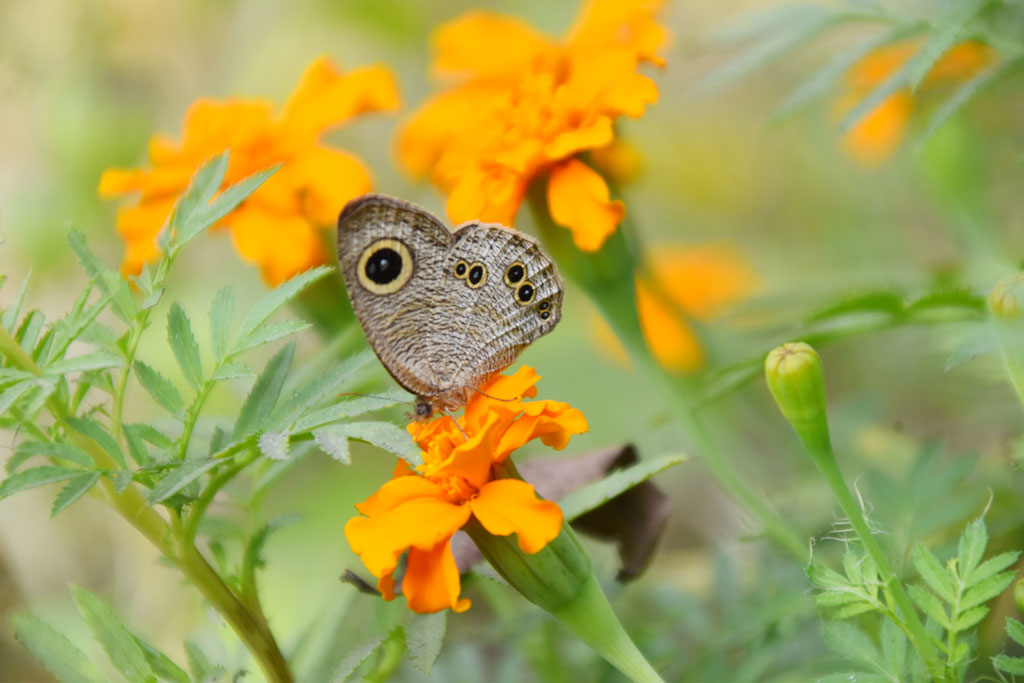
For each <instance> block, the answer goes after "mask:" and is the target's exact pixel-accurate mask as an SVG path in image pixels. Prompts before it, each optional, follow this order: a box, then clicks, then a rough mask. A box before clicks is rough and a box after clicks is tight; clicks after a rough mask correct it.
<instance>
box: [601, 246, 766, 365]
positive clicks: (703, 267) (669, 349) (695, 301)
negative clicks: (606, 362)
mask: <svg viewBox="0 0 1024 683" xmlns="http://www.w3.org/2000/svg"><path fill="white" fill-rule="evenodd" d="M649 265H650V268H649V275H648V276H646V277H645V276H638V277H637V280H636V306H637V316H638V317H639V318H640V325H641V327H642V328H643V333H644V338H645V339H646V340H647V346H648V348H650V350H651V353H652V354H654V357H655V358H656V359H657V360H658V362H659V363H661V365H662V366H663V367H664V368H666V369H668V370H677V371H682V372H693V371H694V370H697V369H698V368H700V366H701V365H702V363H703V362H704V351H703V349H701V346H700V340H699V339H698V338H697V334H696V333H695V332H694V331H693V328H692V327H691V326H690V324H689V323H688V322H687V319H688V318H689V319H694V320H700V321H707V320H711V319H713V318H714V317H715V316H717V315H719V314H721V313H722V312H723V311H724V310H725V309H727V308H728V307H729V306H730V305H732V304H734V303H736V302H737V301H740V300H741V299H744V298H745V297H748V296H750V294H751V293H753V292H754V290H755V289H756V288H757V276H756V275H755V274H754V272H753V271H752V270H751V268H750V266H749V265H748V264H747V263H746V262H745V261H744V260H743V259H742V258H741V257H740V256H739V254H737V253H736V252H735V251H734V250H733V249H731V248H729V247H727V246H725V245H721V244H707V245H701V246H676V247H667V248H661V249H658V250H657V251H655V252H653V253H652V254H651V256H650V257H649ZM594 333H595V336H596V337H597V338H598V339H599V340H600V343H601V346H602V348H606V349H607V350H608V352H609V354H610V355H611V356H612V358H613V359H614V360H617V361H620V362H621V360H622V359H628V356H627V354H626V352H625V350H624V349H622V347H621V344H620V343H619V342H618V340H617V339H616V337H615V335H614V333H612V332H611V330H610V329H609V328H608V327H607V324H606V323H605V322H604V321H603V320H601V319H600V318H595V330H594Z"/></svg>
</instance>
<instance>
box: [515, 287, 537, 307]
mask: <svg viewBox="0 0 1024 683" xmlns="http://www.w3.org/2000/svg"><path fill="white" fill-rule="evenodd" d="M536 295H537V290H536V289H534V288H533V283H532V282H524V283H523V284H521V285H519V289H517V290H516V303H518V304H519V305H521V306H525V305H526V304H528V303H530V302H531V301H533V297H534V296H536Z"/></svg>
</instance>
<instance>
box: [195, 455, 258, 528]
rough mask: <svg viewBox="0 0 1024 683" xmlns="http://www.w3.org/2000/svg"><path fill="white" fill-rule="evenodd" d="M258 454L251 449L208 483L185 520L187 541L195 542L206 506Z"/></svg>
mask: <svg viewBox="0 0 1024 683" xmlns="http://www.w3.org/2000/svg"><path fill="white" fill-rule="evenodd" d="M258 456H259V453H258V452H257V451H250V452H249V453H248V454H247V455H245V456H243V457H241V458H239V459H238V460H237V461H236V462H235V463H234V464H233V465H231V466H230V467H228V468H227V469H225V470H224V471H223V472H221V473H220V474H218V475H217V476H216V477H214V478H213V480H212V481H210V483H209V484H207V485H206V488H205V489H203V492H202V494H200V496H199V498H198V499H197V500H196V502H194V503H193V504H192V508H191V510H189V515H188V519H186V520H185V527H184V530H183V535H184V540H185V542H186V543H189V544H194V543H195V539H196V531H197V530H198V528H199V522H200V521H201V520H202V518H203V514H204V513H205V512H206V508H207V507H209V505H210V503H211V502H213V499H214V497H215V496H216V495H217V493H218V492H219V491H220V490H221V489H222V488H224V486H225V485H226V484H227V483H228V482H230V481H231V480H232V479H234V478H235V476H237V475H238V473H239V472H241V471H242V470H243V469H245V468H246V467H248V466H249V465H250V464H252V462H253V461H255V460H256V458H257V457H258Z"/></svg>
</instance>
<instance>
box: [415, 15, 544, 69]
mask: <svg viewBox="0 0 1024 683" xmlns="http://www.w3.org/2000/svg"><path fill="white" fill-rule="evenodd" d="M432 43H433V46H432V47H433V51H434V55H435V56H434V62H433V64H432V69H433V71H434V73H436V74H439V75H442V76H470V75H475V76H486V75H490V74H495V73H500V72H504V71H509V70H513V69H515V68H516V67H520V66H523V65H526V64H528V63H529V62H530V61H531V60H533V59H534V58H535V57H536V56H537V55H539V54H541V53H543V52H545V51H547V50H552V49H555V45H554V43H553V42H552V41H551V40H549V39H548V38H547V37H545V36H543V35H541V34H540V33H538V32H537V31H535V30H534V29H533V28H532V27H531V26H530V25H529V24H527V23H526V22H524V21H521V20H519V19H516V18H514V17H508V16H503V15H501V14H495V13H493V12H484V11H479V10H478V11H471V12H467V13H465V14H463V15H461V16H459V17H457V18H455V19H453V20H451V21H447V22H445V23H443V24H441V26H440V27H439V28H438V29H437V30H436V31H435V32H434V35H433V40H432Z"/></svg>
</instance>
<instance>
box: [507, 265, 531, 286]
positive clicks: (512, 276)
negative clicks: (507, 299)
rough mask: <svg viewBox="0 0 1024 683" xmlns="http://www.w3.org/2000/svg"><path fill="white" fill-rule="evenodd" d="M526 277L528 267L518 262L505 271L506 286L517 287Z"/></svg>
mask: <svg viewBox="0 0 1024 683" xmlns="http://www.w3.org/2000/svg"><path fill="white" fill-rule="evenodd" d="M524 277H526V266H524V265H523V264H522V263H521V262H519V261H516V262H515V263H513V264H512V265H511V266H509V267H508V270H506V271H505V284H506V285H508V286H509V287H515V286H516V285H518V284H519V283H520V282H521V281H522V279H523V278H524Z"/></svg>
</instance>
